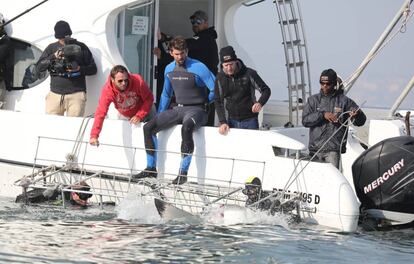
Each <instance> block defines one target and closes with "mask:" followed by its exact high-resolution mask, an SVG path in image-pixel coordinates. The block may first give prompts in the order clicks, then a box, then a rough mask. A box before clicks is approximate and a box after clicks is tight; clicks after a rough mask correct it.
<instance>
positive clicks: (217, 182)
mask: <svg viewBox="0 0 414 264" xmlns="http://www.w3.org/2000/svg"><path fill="white" fill-rule="evenodd" d="M73 144H79V149H80V151H78V155H77V156H75V157H74V156H71V157H70V158H68V154H67V153H69V152H70V150H71V149H72V146H73ZM50 148H53V149H54V151H50ZM99 149H100V150H97V148H90V147H89V142H86V141H77V140H70V139H61V138H54V137H39V138H38V144H37V148H36V154H35V158H34V166H33V171H32V173H31V174H30V175H26V176H25V177H23V178H22V179H20V180H18V181H16V182H15V185H18V186H22V187H23V189H24V190H23V192H25V191H27V190H31V189H44V190H45V191H46V190H56V189H58V190H59V191H60V192H61V193H62V197H64V193H65V192H77V193H88V194H91V195H92V198H91V199H90V200H91V201H93V202H97V203H98V204H101V205H102V204H104V203H105V202H114V203H118V202H120V200H121V199H123V198H124V197H126V195H127V194H128V193H131V192H136V193H137V194H138V196H142V197H145V196H150V197H158V198H163V199H168V201H169V202H170V203H172V204H175V205H176V206H181V207H183V208H186V209H187V211H200V210H203V208H205V207H207V206H211V205H215V204H218V203H220V204H226V203H232V204H243V203H244V201H245V196H244V195H243V194H242V193H241V192H240V190H242V188H243V186H244V183H243V182H241V181H240V180H239V181H237V179H240V177H234V175H235V173H236V171H237V172H240V171H241V170H244V168H245V167H249V168H251V167H254V168H256V171H255V175H258V176H259V177H260V175H261V176H262V177H261V178H262V180H263V175H264V171H265V166H266V164H265V162H263V161H254V160H244V159H235V158H227V157H216V156H204V155H196V154H195V155H193V159H202V160H203V162H204V164H206V163H209V162H210V163H211V164H213V163H214V162H215V161H217V162H218V164H221V167H220V169H224V168H227V170H226V173H229V174H230V175H224V174H222V175H219V176H218V177H215V178H214V177H213V178H209V177H199V175H188V179H189V182H188V183H187V184H184V185H175V184H172V183H171V178H173V177H175V176H177V174H175V173H170V172H169V171H168V170H165V171H163V172H160V173H159V176H158V178H157V179H150V180H152V181H149V180H144V181H138V182H137V181H133V180H131V175H132V174H133V173H136V172H137V171H140V170H137V169H135V166H136V160H139V159H142V157H145V151H146V150H145V148H140V147H134V146H122V145H115V144H100V146H99ZM89 152H93V153H91V154H89ZM101 152H103V154H105V155H110V154H111V153H113V154H112V156H111V158H112V160H114V161H115V162H113V163H106V162H96V161H99V159H96V158H95V157H94V156H95V155H98V156H99V157H103V156H104V155H101V154H102V153H101ZM120 153H123V154H124V155H123V156H119V155H118V154H120ZM125 153H127V154H130V155H131V156H128V155H125ZM160 154H162V155H167V158H165V159H166V160H167V159H170V158H171V157H177V158H180V157H181V155H182V153H180V152H174V151H167V150H158V155H160ZM117 159H119V160H120V162H116V160H117ZM124 159H127V160H128V161H129V162H125V161H124ZM171 159H174V158H171ZM106 161H107V160H106ZM246 164H247V165H246ZM238 166H241V167H242V168H241V169H239V168H237V167H238ZM246 173H247V172H246ZM250 175H251V173H250ZM245 178H247V177H244V178H243V179H245ZM80 182H85V183H87V185H88V186H90V191H79V190H76V189H73V188H72V186H74V185H77V184H79V183H80ZM154 186H156V187H154Z"/></svg>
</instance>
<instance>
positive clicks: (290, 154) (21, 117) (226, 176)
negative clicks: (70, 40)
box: [0, 0, 401, 232]
mask: <svg viewBox="0 0 414 264" xmlns="http://www.w3.org/2000/svg"><path fill="white" fill-rule="evenodd" d="M2 2H5V1H3V0H2ZM242 2H243V1H239V0H233V1H212V0H211V1H166V0H164V1H162V0H161V1H157V0H154V1H143V0H142V1H132V0H120V1H112V2H111V1H100V2H99V3H98V2H97V1H79V0H74V1H72V2H71V4H70V5H64V8H65V12H56V10H58V9H59V8H62V4H61V3H60V2H59V3H58V2H57V1H53V0H51V1H47V2H45V3H43V4H42V5H40V6H39V7H36V8H35V9H33V10H32V11H30V12H28V13H27V14H26V15H24V16H22V17H20V18H18V20H17V19H16V20H15V22H13V23H12V24H10V25H9V26H8V27H9V28H8V31H9V33H10V34H9V35H10V36H11V37H12V38H13V41H14V43H15V44H16V45H15V47H16V48H15V49H14V79H13V83H14V87H15V88H16V89H15V90H12V91H8V92H7V94H6V100H5V105H4V106H3V109H2V110H0V122H1V124H2V128H1V129H0V146H1V148H0V196H6V197H16V196H17V195H18V194H20V193H21V187H19V186H16V185H15V184H14V183H15V182H18V181H19V180H20V179H21V178H22V177H23V176H25V175H30V174H32V173H34V172H36V171H37V170H38V169H39V168H45V167H48V166H54V167H53V168H55V167H65V165H68V164H69V165H70V166H71V167H72V168H73V167H74V168H75V169H81V170H82V171H87V172H89V173H90V174H92V175H93V174H94V173H97V174H98V175H102V172H105V173H109V174H112V175H120V177H121V178H123V180H120V181H118V182H117V184H118V183H119V184H120V186H119V188H118V187H117V188H116V189H117V190H118V191H119V192H121V194H120V195H119V197H122V196H123V195H125V193H126V192H128V191H129V190H130V189H129V188H130V186H131V185H130V182H129V175H131V174H132V173H137V172H139V170H141V169H143V168H144V167H145V165H146V164H145V162H146V159H145V150H144V142H143V133H142V127H141V125H137V126H135V125H130V124H129V123H128V122H127V121H124V120H119V119H118V118H117V115H116V110H114V109H111V111H110V112H109V113H108V118H107V119H106V121H105V124H104V129H103V130H102V133H101V136H100V142H101V143H102V144H101V146H100V147H98V148H96V147H92V146H89V145H88V139H89V132H90V129H91V125H92V123H93V122H92V120H89V118H86V119H84V118H75V117H64V116H53V115H45V114H44V98H45V96H46V94H47V92H48V91H49V78H48V77H46V78H45V79H43V80H40V81H36V82H35V83H33V84H30V85H29V87H28V88H26V89H19V88H23V87H22V81H23V77H24V72H25V70H26V69H30V65H31V64H33V63H35V62H36V61H37V59H38V57H39V56H40V53H41V51H42V50H43V49H44V48H45V47H46V46H47V45H48V44H49V43H51V42H54V41H55V39H54V36H53V30H52V29H53V26H54V24H55V22H56V21H58V20H66V21H69V22H70V25H71V28H72V31H73V37H74V38H77V39H79V40H80V41H82V42H84V43H86V44H87V45H88V46H89V48H90V49H91V51H92V53H93V55H94V59H95V61H96V63H97V66H98V73H97V75H95V76H91V77H87V87H88V89H87V96H88V98H87V107H86V113H87V114H88V115H90V114H93V112H94V110H95V107H96V105H97V102H98V98H99V95H100V89H101V87H102V85H103V83H104V82H105V80H106V77H107V75H108V73H109V70H110V68H111V67H112V66H113V65H115V64H126V65H127V66H128V67H129V69H130V70H131V71H132V72H138V73H140V74H141V75H142V76H144V78H145V79H146V80H147V81H148V83H150V84H151V86H152V87H155V82H154V80H153V79H152V77H151V76H152V74H153V67H154V63H155V58H154V57H153V55H152V53H151V51H152V49H153V47H154V43H156V41H155V36H156V34H155V32H156V29H157V28H158V26H159V25H161V26H162V27H163V28H168V27H169V28H171V27H172V26H174V27H175V28H176V29H177V31H175V32H174V31H172V32H174V33H177V34H181V35H188V36H190V35H191V33H190V32H188V31H185V30H184V28H186V27H184V26H182V25H184V23H185V24H186V23H187V22H188V21H187V20H188V15H187V13H191V12H192V11H193V10H196V9H204V10H209V13H210V14H211V15H214V17H215V22H214V25H215V27H216V29H217V31H218V33H219V36H220V38H219V40H218V44H219V46H224V45H225V44H228V43H232V44H233V45H234V43H235V40H234V38H233V37H234V29H233V28H232V17H233V15H234V12H235V10H236V9H237V7H239V6H240V5H241V4H242ZM36 3H37V1H34V0H30V1H16V2H14V3H13V4H8V5H6V4H4V3H3V4H2V12H3V13H4V14H7V15H9V16H13V15H17V14H19V13H20V12H22V11H23V10H25V9H27V8H28V7H30V6H34V5H35V4H36ZM80 6H82V8H79V7H80ZM167 10H174V18H172V17H171V16H168V15H167V14H168V12H167ZM178 18H179V19H178ZM173 19H176V21H174V20H173ZM134 23H135V24H134ZM137 23H138V24H139V26H137ZM34 24H36V30H34V29H33V25H34ZM135 26H137V27H135ZM178 29H183V30H182V32H180V31H179V30H178ZM154 90H155V88H154ZM277 107H280V106H279V105H278V104H273V105H269V107H268V108H269V109H275V108H277ZM286 108H287V107H286ZM296 110H299V108H297V109H296ZM298 112H299V111H297V112H296V113H298ZM289 114H291V112H288V111H286V112H284V114H282V115H281V116H280V117H281V118H283V120H286V118H287V117H288V116H289ZM371 124H374V123H373V122H372V121H371ZM394 124H395V126H397V127H398V126H399V124H397V123H394ZM180 131H181V129H180V126H177V127H175V128H172V129H169V130H167V131H163V132H161V133H159V150H160V151H159V153H158V172H159V178H160V179H161V180H165V181H168V180H171V179H173V178H175V177H176V175H177V172H178V166H179V161H180V153H178V152H177V151H179V149H180V142H181V135H180V133H181V132H180ZM390 131H391V129H390ZM399 132H401V131H399ZM370 133H371V131H370ZM393 133H394V132H392V133H390V135H389V136H391V134H392V135H394V136H395V134H393ZM307 135H308V132H307V129H305V128H303V127H296V128H286V129H283V128H281V129H272V130H260V131H251V130H238V129H232V131H231V133H230V134H229V135H228V136H221V135H219V134H218V132H217V128H214V127H204V128H201V129H199V130H198V131H197V132H195V133H194V140H195V151H194V158H193V162H192V164H191V166H190V171H189V176H190V181H191V182H193V183H198V184H199V185H200V186H207V185H215V186H228V185H229V183H232V184H235V185H237V184H238V185H239V186H241V185H242V184H243V182H244V181H245V180H246V179H247V178H248V177H249V176H252V175H255V176H257V177H259V178H260V179H261V180H262V182H263V188H264V189H265V190H273V189H276V190H278V189H280V190H284V191H285V192H286V193H289V192H290V193H291V194H293V193H299V194H300V196H301V197H302V199H301V205H300V207H299V215H300V217H301V218H302V219H303V220H304V221H305V222H308V223H314V224H319V225H322V226H325V227H327V228H329V229H334V230H340V231H345V232H353V231H355V230H356V228H357V223H358V216H359V205H360V203H359V201H358V199H357V197H356V195H355V192H354V188H353V184H352V180H351V179H352V175H351V174H350V168H351V166H350V164H352V162H353V160H354V159H355V158H356V157H357V156H358V155H359V154H360V153H361V152H362V151H363V148H362V147H361V145H360V143H359V142H358V141H357V140H356V139H355V138H354V137H352V136H353V135H354V133H350V136H349V141H350V143H349V147H348V149H349V151H348V154H347V156H346V157H344V163H343V164H344V165H343V166H344V173H341V172H340V171H339V170H337V169H336V168H334V167H333V166H332V165H331V164H327V163H319V162H313V161H309V160H303V159H302V157H303V156H306V149H307V140H308V138H307V137H308V136H307ZM65 168H67V167H65ZM69 171H70V168H69ZM65 173H66V174H67V173H69V174H70V172H67V171H66V172H65ZM344 175H345V176H344ZM85 177H87V176H85ZM111 182H113V181H112V180H110V181H100V182H96V184H108V183H111ZM100 189H103V188H102V186H101V187H100ZM112 189H114V188H113V186H112ZM112 195H113V196H114V197H115V196H117V195H115V194H112ZM108 196H110V195H108ZM119 197H117V198H119Z"/></svg>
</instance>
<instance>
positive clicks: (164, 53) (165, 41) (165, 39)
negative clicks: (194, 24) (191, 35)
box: [153, 30, 174, 106]
mask: <svg viewBox="0 0 414 264" xmlns="http://www.w3.org/2000/svg"><path fill="white" fill-rule="evenodd" d="M171 39H172V37H170V36H168V35H167V34H165V33H162V32H160V30H158V47H156V48H154V51H153V52H154V55H155V56H156V57H157V68H156V71H155V77H156V79H157V93H156V105H157V106H158V105H159V103H160V98H161V94H162V88H163V87H164V71H165V67H167V65H168V64H169V63H171V62H172V61H173V60H174V59H173V57H171V55H170V47H169V43H170V41H171Z"/></svg>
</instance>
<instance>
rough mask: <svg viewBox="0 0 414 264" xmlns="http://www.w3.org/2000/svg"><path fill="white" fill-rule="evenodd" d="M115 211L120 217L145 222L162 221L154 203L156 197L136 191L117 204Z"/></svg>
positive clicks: (156, 222)
mask: <svg viewBox="0 0 414 264" xmlns="http://www.w3.org/2000/svg"><path fill="white" fill-rule="evenodd" d="M115 211H116V212H117V214H118V215H117V217H118V218H119V219H123V220H129V221H134V222H139V223H143V224H158V223H162V219H161V217H160V216H159V214H158V212H157V209H156V208H155V205H154V198H153V197H151V196H141V195H139V194H138V193H136V192H130V193H128V194H127V196H125V198H124V199H123V200H122V201H121V202H120V203H119V204H118V205H117V207H116V208H115Z"/></svg>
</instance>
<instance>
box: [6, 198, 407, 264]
mask: <svg viewBox="0 0 414 264" xmlns="http://www.w3.org/2000/svg"><path fill="white" fill-rule="evenodd" d="M246 217H247V218H246V219H244V220H243V221H244V222H243V223H239V224H231V223H230V224H229V223H223V221H219V220H218V219H214V218H212V217H209V219H205V221H201V222H196V223H194V222H193V223H190V222H185V221H179V222H164V221H163V220H162V219H161V218H160V217H159V216H158V214H157V211H156V209H155V207H154V206H153V204H152V203H151V202H147V201H145V202H144V201H138V200H134V199H125V201H123V202H122V203H121V204H120V205H119V206H117V207H111V206H107V207H105V208H104V209H103V210H101V209H100V208H95V207H91V208H88V209H80V208H77V207H70V208H66V209H64V208H62V207H45V206H26V205H22V204H16V203H14V202H13V199H10V198H0V263H355V262H358V263H363V264H367V263H412V262H413V259H414V230H413V229H405V230H394V231H387V232H379V231H371V232H368V231H363V230H358V231H357V232H356V233H352V234H346V233H338V232H332V231H327V230H326V229H324V228H322V227H318V226H310V225H305V224H297V223H295V224H292V223H290V222H289V219H285V218H284V217H282V216H278V217H269V216H266V215H263V214H258V215H249V216H246Z"/></svg>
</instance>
